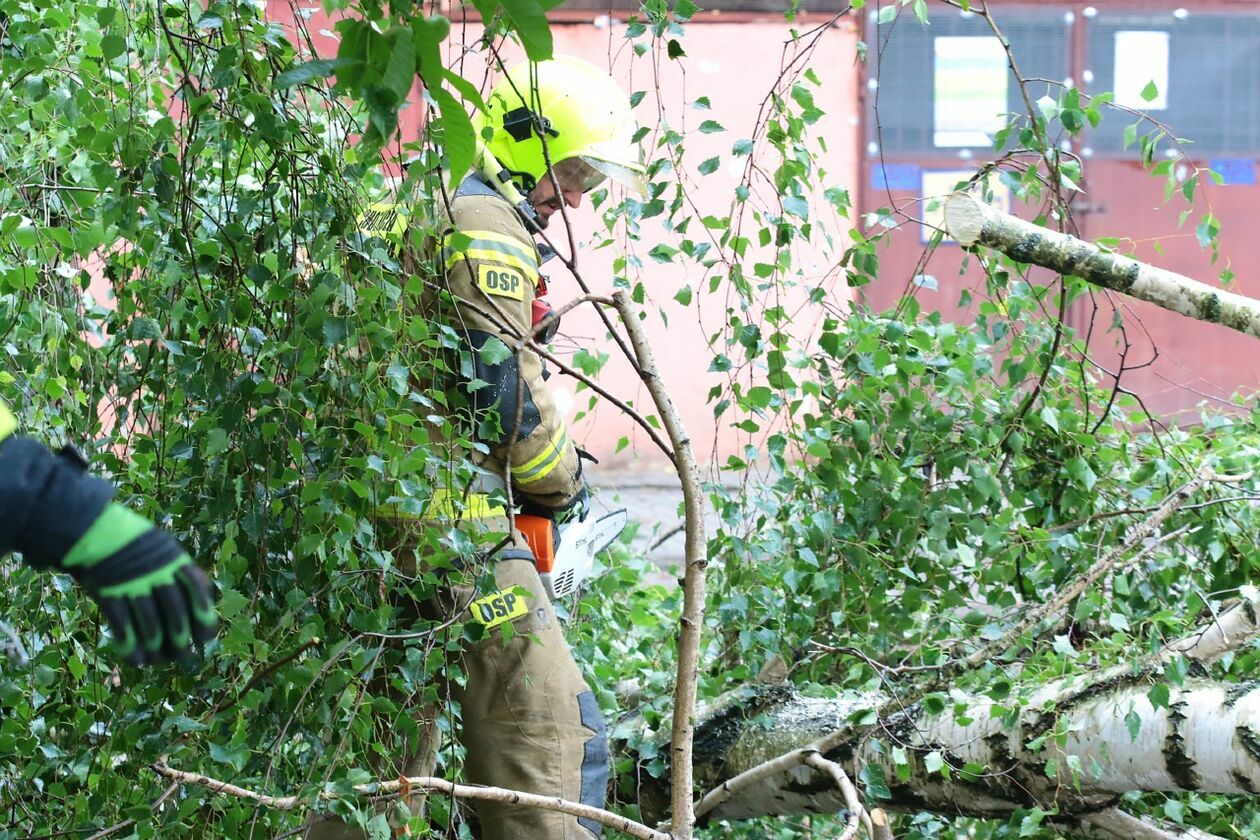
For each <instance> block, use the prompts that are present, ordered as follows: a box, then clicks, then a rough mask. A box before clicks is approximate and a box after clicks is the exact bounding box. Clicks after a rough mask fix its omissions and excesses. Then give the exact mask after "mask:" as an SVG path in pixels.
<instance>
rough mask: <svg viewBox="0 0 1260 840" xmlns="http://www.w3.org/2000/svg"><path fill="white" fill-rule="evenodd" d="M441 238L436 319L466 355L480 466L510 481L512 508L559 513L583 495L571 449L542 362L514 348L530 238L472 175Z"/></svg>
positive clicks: (529, 293) (533, 269)
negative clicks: (527, 504) (445, 299)
mask: <svg viewBox="0 0 1260 840" xmlns="http://www.w3.org/2000/svg"><path fill="white" fill-rule="evenodd" d="M440 232H441V234H442V235H441V239H440V241H439V242H437V243H436V244H435V246H434V250H435V251H438V253H437V255H436V256H437V263H438V265H439V267H440V268H441V269H442V276H443V278H444V282H445V285H446V288H447V290H448V291H449V292H450V295H451V298H452V300H453V305H452V304H447V305H446V308H445V310H442V309H438V310H436V311H433V312H432V314H434V315H436V317H438V318H440V319H442V320H443V321H444V322H445V323H447V324H449V325H450V326H452V327H453V328H455V329H456V330H457V331H459V332H460V333H461V334H462V335H463V337H464V340H465V341H466V342H467V347H468V349H469V350H470V351H472V352H471V357H472V358H471V360H470V361H471V370H467V369H466V370H464V371H463V374H464V377H463V378H464V379H465V386H466V387H467V388H469V390H470V393H469V399H470V400H471V402H472V408H473V416H474V418H475V420H476V421H477V422H478V425H479V428H481V429H482V430H483V441H484V442H485V443H486V444H487V445H488V446H489V449H490V457H489V458H488V459H487V460H486V462H485V463H483V464H482V466H483V468H485V469H486V470H487V471H488V472H490V473H493V474H497V475H500V476H503V477H505V478H507V477H510V479H511V482H512V486H513V491H514V497H515V498H516V499H518V500H521V497H524V500H525V501H532V502H534V503H535V504H537V505H540V506H542V507H544V508H548V509H552V510H555V509H560V508H563V507H565V506H566V505H568V504H569V503H570V502H571V501H572V500H573V499H574V498H575V497H576V496H577V495H578V494H579V493H581V491H582V489H583V483H582V476H581V467H580V462H579V460H578V456H577V450H576V448H575V447H574V444H573V443H572V442H571V441H570V440H569V432H568V427H567V424H566V423H565V421H564V418H563V417H562V416H561V414H560V412H559V411H558V410H557V408H556V404H555V401H554V400H553V399H552V395H551V392H550V391H549V390H548V388H547V385H546V383H545V382H544V379H543V365H542V360H541V359H540V358H539V356H538V354H537V353H536V352H534V351H533V350H531V349H530V348H529V347H523V346H522V347H520V349H519V350H518V349H517V347H518V346H519V345H521V343H522V338H523V337H525V336H528V335H529V333H530V330H531V329H532V328H533V303H534V299H535V296H536V295H537V291H538V284H539V273H538V272H539V265H540V258H539V251H538V247H537V245H536V244H535V242H534V238H533V236H531V235H530V233H529V231H528V230H526V228H525V224H524V222H522V220H521V218H520V216H519V215H518V214H517V212H516V210H515V209H514V208H513V207H512V205H511V204H509V203H508V202H507V201H506V200H505V199H503V198H502V197H501V196H499V195H498V194H497V193H495V192H494V190H493V189H492V188H490V187H489V186H488V185H486V184H485V183H484V182H483V181H481V180H480V179H479V178H477V177H476V176H470V177H469V178H467V179H466V180H465V181H464V183H463V184H462V185H461V186H460V188H459V190H457V191H456V193H455V194H454V197H453V198H452V200H451V203H450V208H449V217H448V218H447V219H446V223H445V224H444V225H442V226H441V227H440ZM437 297H438V296H437V295H430V296H429V305H430V306H438V307H441V306H442V303H441V302H439V301H438V300H437ZM452 310H453V311H452ZM482 383H484V384H482ZM496 415H497V417H496Z"/></svg>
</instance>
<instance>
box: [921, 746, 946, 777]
mask: <svg viewBox="0 0 1260 840" xmlns="http://www.w3.org/2000/svg"><path fill="white" fill-rule="evenodd" d="M923 769H925V770H927V771H928V772H929V773H940V772H941V771H942V770H944V769H945V758H944V756H942V755H941V752H940V750H932V751H931V752H930V753H928V754H927V755H925V756H923Z"/></svg>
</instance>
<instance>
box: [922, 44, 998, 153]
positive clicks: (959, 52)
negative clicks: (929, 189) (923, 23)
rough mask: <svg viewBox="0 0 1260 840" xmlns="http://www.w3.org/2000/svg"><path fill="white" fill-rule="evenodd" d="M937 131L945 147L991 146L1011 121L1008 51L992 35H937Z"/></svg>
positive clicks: (939, 143) (936, 141) (937, 139)
mask: <svg viewBox="0 0 1260 840" xmlns="http://www.w3.org/2000/svg"><path fill="white" fill-rule="evenodd" d="M932 43H933V48H934V52H935V58H936V65H935V68H934V76H933V89H934V91H933V92H934V101H935V103H936V105H935V108H934V111H935V114H934V116H935V119H936V122H935V132H934V133H933V139H932V143H933V144H934V145H936V146H937V147H940V148H959V147H967V146H989V145H992V143H993V135H994V134H995V133H996V132H997V130H998V129H1000V128H1001V127H1002V126H1004V125H1006V110H1007V109H1006V81H1007V78H1008V74H1007V69H1006V51H1005V50H1003V49H1002V42H1001V41H999V40H998V39H997V38H994V37H993V36H991V35H986V36H982V37H957V36H941V37H939V38H935V39H933V42H932Z"/></svg>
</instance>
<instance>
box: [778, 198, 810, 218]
mask: <svg viewBox="0 0 1260 840" xmlns="http://www.w3.org/2000/svg"><path fill="white" fill-rule="evenodd" d="M783 209H784V211H786V212H788V213H791V214H792V215H793V216H798V217H800V218H802V219H806V220H808V219H809V201H808V200H806V199H804V198H801V197H800V196H799V195H788V196H784V197H783Z"/></svg>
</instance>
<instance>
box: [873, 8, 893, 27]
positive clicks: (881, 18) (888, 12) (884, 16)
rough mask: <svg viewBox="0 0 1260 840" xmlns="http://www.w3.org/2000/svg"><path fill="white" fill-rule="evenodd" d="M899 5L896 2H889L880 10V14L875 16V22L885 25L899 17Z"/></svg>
mask: <svg viewBox="0 0 1260 840" xmlns="http://www.w3.org/2000/svg"><path fill="white" fill-rule="evenodd" d="M897 11H898V6H897V4H896V3H889V4H887V5H886V6H884V7H883V8H882V9H880V10H879V15H878V16H877V17H876V18H875V23H876V24H878V25H879V26H883V25H885V24H888V23H892V22H893V21H894V20H896V19H897Z"/></svg>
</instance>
